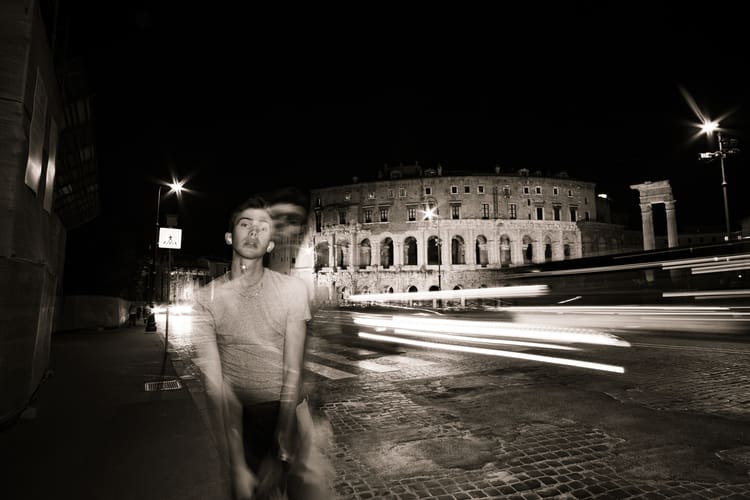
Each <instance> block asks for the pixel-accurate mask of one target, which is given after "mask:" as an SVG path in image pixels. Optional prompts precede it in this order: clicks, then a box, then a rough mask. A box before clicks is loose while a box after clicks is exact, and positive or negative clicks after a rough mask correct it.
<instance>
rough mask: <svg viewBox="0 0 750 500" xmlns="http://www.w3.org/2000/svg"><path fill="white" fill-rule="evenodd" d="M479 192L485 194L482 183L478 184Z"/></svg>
mask: <svg viewBox="0 0 750 500" xmlns="http://www.w3.org/2000/svg"><path fill="white" fill-rule="evenodd" d="M477 193H479V194H484V185H483V184H480V185H478V186H477Z"/></svg>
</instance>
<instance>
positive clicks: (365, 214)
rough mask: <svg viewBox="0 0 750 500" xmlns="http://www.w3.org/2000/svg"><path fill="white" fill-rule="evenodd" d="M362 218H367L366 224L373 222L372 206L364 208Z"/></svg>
mask: <svg viewBox="0 0 750 500" xmlns="http://www.w3.org/2000/svg"><path fill="white" fill-rule="evenodd" d="M362 218H363V219H364V220H365V224H369V223H371V222H372V209H371V208H365V209H363V210H362Z"/></svg>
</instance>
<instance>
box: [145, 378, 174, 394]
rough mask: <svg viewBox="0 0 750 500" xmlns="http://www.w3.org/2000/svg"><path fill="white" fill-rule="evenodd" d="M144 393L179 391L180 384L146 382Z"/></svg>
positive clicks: (168, 381)
mask: <svg viewBox="0 0 750 500" xmlns="http://www.w3.org/2000/svg"><path fill="white" fill-rule="evenodd" d="M145 386H146V387H145V388H146V391H147V392H148V391H173V390H175V389H181V388H182V384H181V383H180V381H179V380H161V381H159V382H146V384H145Z"/></svg>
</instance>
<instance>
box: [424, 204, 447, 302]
mask: <svg viewBox="0 0 750 500" xmlns="http://www.w3.org/2000/svg"><path fill="white" fill-rule="evenodd" d="M433 218H434V219H435V221H436V224H437V233H438V235H437V240H436V241H435V245H437V251H438V290H442V289H443V286H442V283H441V276H442V273H441V272H440V264H441V263H442V262H443V251H442V247H443V240H442V239H441V238H440V215H439V214H438V207H437V205H436V206H434V207H427V210H425V211H424V219H429V220H432V219H433ZM424 219H423V220H424Z"/></svg>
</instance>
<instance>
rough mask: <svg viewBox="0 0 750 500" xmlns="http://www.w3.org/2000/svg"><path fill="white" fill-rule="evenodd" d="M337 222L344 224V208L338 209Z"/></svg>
mask: <svg viewBox="0 0 750 500" xmlns="http://www.w3.org/2000/svg"><path fill="white" fill-rule="evenodd" d="M339 224H346V210H339Z"/></svg>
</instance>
